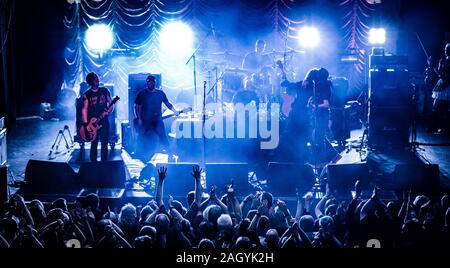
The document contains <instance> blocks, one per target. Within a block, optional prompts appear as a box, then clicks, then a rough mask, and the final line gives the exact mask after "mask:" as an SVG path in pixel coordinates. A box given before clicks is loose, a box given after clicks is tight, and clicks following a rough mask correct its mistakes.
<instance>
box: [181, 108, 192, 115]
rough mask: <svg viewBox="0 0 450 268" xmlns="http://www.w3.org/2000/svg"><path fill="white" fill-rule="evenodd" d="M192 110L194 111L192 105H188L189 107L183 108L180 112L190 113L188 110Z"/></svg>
mask: <svg viewBox="0 0 450 268" xmlns="http://www.w3.org/2000/svg"><path fill="white" fill-rule="evenodd" d="M191 111H192V107H188V108H185V109H183V110H181V111H180V114H181V113H188V112H191Z"/></svg>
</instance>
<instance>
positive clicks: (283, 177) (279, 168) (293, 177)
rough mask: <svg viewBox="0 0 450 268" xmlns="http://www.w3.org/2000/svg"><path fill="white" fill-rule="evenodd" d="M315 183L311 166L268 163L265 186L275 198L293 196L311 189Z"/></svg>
mask: <svg viewBox="0 0 450 268" xmlns="http://www.w3.org/2000/svg"><path fill="white" fill-rule="evenodd" d="M315 182H316V180H315V176H314V171H313V169H312V167H311V166H309V165H304V164H297V163H283V162H269V166H268V177H267V186H268V189H269V191H270V192H271V193H272V194H273V195H276V196H293V195H295V193H296V188H297V189H298V191H299V193H300V194H304V193H306V192H308V191H310V190H311V189H312V187H313V186H314V183H315Z"/></svg>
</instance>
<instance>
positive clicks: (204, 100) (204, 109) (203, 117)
mask: <svg viewBox="0 0 450 268" xmlns="http://www.w3.org/2000/svg"><path fill="white" fill-rule="evenodd" d="M205 123H206V81H203V111H202V140H203V151H202V163H203V166H204V167H205V166H206V136H205Z"/></svg>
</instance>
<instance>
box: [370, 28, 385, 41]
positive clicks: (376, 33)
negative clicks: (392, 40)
mask: <svg viewBox="0 0 450 268" xmlns="http://www.w3.org/2000/svg"><path fill="white" fill-rule="evenodd" d="M384 42H386V30H384V29H383V28H372V29H370V31H369V43H371V44H373V45H375V44H380V45H381V44H384Z"/></svg>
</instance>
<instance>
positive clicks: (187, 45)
mask: <svg viewBox="0 0 450 268" xmlns="http://www.w3.org/2000/svg"><path fill="white" fill-rule="evenodd" d="M193 42H194V34H193V32H192V29H191V27H190V26H189V25H187V24H185V23H183V22H180V21H173V22H169V23H167V24H165V25H163V27H162V29H161V33H160V34H159V46H160V48H161V50H162V51H164V52H165V53H167V54H169V55H173V56H186V55H187V54H189V53H192V47H193Z"/></svg>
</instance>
